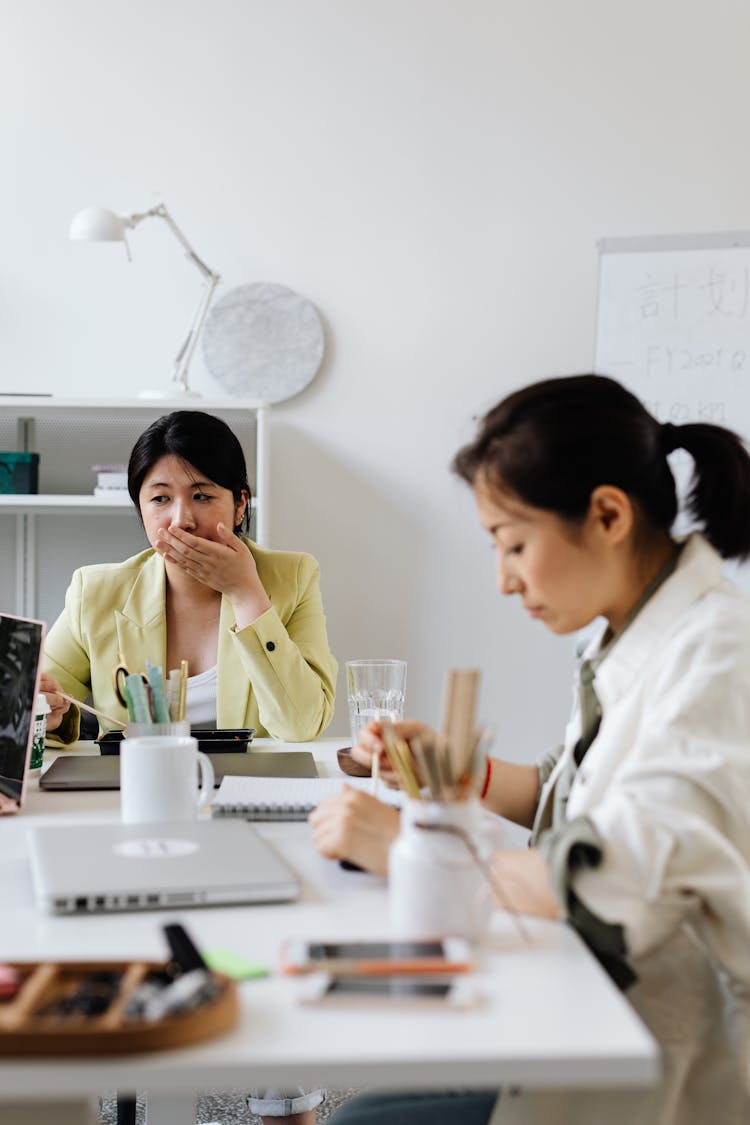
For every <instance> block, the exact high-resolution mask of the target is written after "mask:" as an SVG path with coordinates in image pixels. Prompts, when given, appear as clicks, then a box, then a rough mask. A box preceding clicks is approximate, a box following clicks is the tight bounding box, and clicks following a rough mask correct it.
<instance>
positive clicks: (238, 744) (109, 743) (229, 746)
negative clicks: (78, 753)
mask: <svg viewBox="0 0 750 1125" xmlns="http://www.w3.org/2000/svg"><path fill="white" fill-rule="evenodd" d="M190 733H191V734H192V736H193V738H197V739H198V749H199V750H202V751H203V753H204V754H244V753H245V751H246V750H247V748H248V745H249V743H251V742H252V740H253V735H254V734H255V728H254V727H249V728H247V727H245V728H237V729H236V730H235V729H234V728H230V727H227V728H225V729H223V730H221V729H219V730H202V729H201V728H200V727H191V728H190ZM123 737H124V735H123V732H122V731H121V730H110V731H107V733H106V734H103V735H101V736H100V737H99V738H98V739H97V742H98V743H99V753H100V754H119V753H120V743H121V742H122V740H123Z"/></svg>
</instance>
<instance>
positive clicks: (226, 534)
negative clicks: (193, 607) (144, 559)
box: [154, 523, 271, 629]
mask: <svg viewBox="0 0 750 1125" xmlns="http://www.w3.org/2000/svg"><path fill="white" fill-rule="evenodd" d="M154 548H155V550H156V551H158V552H159V554H160V555H161V556H162V558H163V559H164V561H165V562H167V563H171V565H172V566H174V567H176V568H177V570H180V571H182V573H183V574H187V575H189V576H190V577H191V578H194V579H195V581H196V582H201V583H202V584H203V585H204V586H208V587H209V588H210V589H211V590H217V591H218V592H219V593H220V594H224V595H226V597H228V598H229V600H230V601H231V603H232V608H233V609H234V614H235V618H236V620H237V627H238V628H239V629H242V628H244V627H245V625H249V624H250V623H251V622H252V621H255V619H256V618H257V617H260V615H261V614H262V613H265V612H266V610H267V609H269V608H270V606H271V601H270V598H269V597H268V594H267V593H266V591H265V588H264V586H263V583H262V582H261V580H260V578H259V577H258V569H257V567H256V565H255V559H254V558H253V556H252V552H251V551H250V550H249V549H248V547H247V545H246V544H245V543H243V541H242V540H241V539H239V538H238V537H237V536H236V535H234V534H233V533H232V532H231V531H230V530H229V529H228V528H227V526H226V525H225V524H223V523H218V524H217V525H216V539H203V538H202V537H201V536H199V535H192V534H191V533H190V532H189V531H185V530H184V529H183V528H181V527H176V526H173V527H169V528H160V529H159V530H158V531H157V533H156V541H155V543H154Z"/></svg>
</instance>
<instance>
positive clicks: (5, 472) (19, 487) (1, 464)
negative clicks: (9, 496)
mask: <svg viewBox="0 0 750 1125" xmlns="http://www.w3.org/2000/svg"><path fill="white" fill-rule="evenodd" d="M38 491H39V454H38V453H0V492H4V493H8V492H15V493H21V494H23V493H29V492H32V493H36V492H38Z"/></svg>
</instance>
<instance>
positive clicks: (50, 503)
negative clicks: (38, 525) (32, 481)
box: [0, 492, 131, 516]
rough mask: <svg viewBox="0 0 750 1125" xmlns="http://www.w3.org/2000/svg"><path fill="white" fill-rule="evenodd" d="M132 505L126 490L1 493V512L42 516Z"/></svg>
mask: <svg viewBox="0 0 750 1125" xmlns="http://www.w3.org/2000/svg"><path fill="white" fill-rule="evenodd" d="M129 507H131V500H130V496H129V495H128V493H127V492H126V493H125V494H124V495H123V496H111V497H110V496H93V495H92V496H87V495H80V496H79V495H71V496H64V495H62V494H56V493H51V492H50V493H38V494H36V495H30V494H27V493H22V492H18V493H10V494H8V493H2V494H0V512H29V513H31V514H32V515H37V516H42V515H45V514H47V515H49V514H50V513H54V512H59V511H60V510H61V509H62V510H63V511H66V512H93V511H97V512H101V511H105V512H106V511H108V510H109V511H113V512H114V511H122V509H123V508H129Z"/></svg>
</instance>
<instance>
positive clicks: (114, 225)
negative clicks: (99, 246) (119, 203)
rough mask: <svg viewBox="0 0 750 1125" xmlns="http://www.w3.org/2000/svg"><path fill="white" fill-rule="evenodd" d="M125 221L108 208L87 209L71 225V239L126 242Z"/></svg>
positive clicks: (79, 213) (80, 212)
mask: <svg viewBox="0 0 750 1125" xmlns="http://www.w3.org/2000/svg"><path fill="white" fill-rule="evenodd" d="M125 227H126V222H125V219H124V218H123V217H122V216H121V215H116V214H115V212H114V211H110V210H109V208H107V207H85V208H84V209H83V211H79V212H78V214H77V215H76V216H75V218H74V219H73V222H72V223H71V224H70V237H71V238H75V239H86V240H87V241H91V242H124V241H125Z"/></svg>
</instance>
